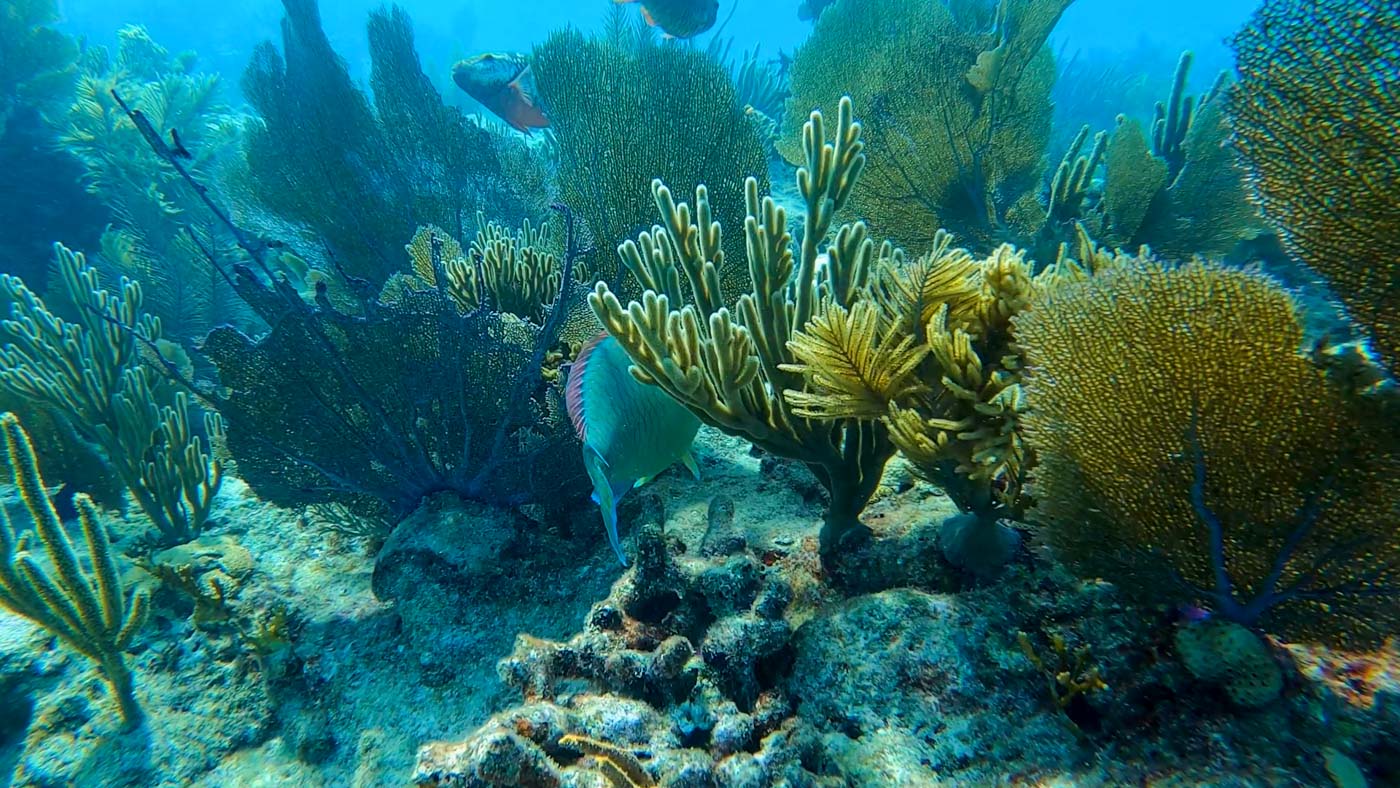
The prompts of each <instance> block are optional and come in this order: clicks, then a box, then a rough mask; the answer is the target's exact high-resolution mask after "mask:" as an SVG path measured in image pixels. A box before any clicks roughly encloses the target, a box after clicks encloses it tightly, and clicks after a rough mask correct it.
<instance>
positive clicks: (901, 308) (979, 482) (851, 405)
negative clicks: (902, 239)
mask: <svg viewBox="0 0 1400 788" xmlns="http://www.w3.org/2000/svg"><path fill="white" fill-rule="evenodd" d="M1061 281H1064V280H1062V279H1061V277H1060V275H1059V274H1058V273H1057V269H1051V270H1050V271H1049V273H1046V274H1043V275H1042V276H1041V277H1039V278H1033V277H1032V276H1031V264H1030V262H1029V261H1028V260H1027V259H1026V258H1025V254H1024V253H1023V252H1021V251H1018V250H1016V249H1014V248H1013V247H1011V246H1005V245H1004V246H1002V247H1000V248H998V249H997V250H996V251H995V252H993V253H992V254H991V255H989V256H987V257H986V258H983V259H981V260H978V259H976V258H974V257H973V256H972V255H971V254H970V253H969V252H967V251H966V250H964V249H959V248H955V247H953V245H952V238H951V236H949V235H948V234H946V233H941V234H939V235H938V236H936V237H935V240H934V248H933V250H932V251H931V252H930V253H929V254H928V255H926V256H924V257H922V258H920V259H919V260H917V261H914V262H912V263H911V262H906V261H904V260H903V259H902V257H901V256H898V255H892V256H890V257H888V258H887V259H886V260H884V261H883V262H882V264H881V265H880V266H879V268H878V272H877V275H876V276H875V277H874V280H873V283H872V287H871V288H870V291H869V296H868V300H862V301H859V302H857V303H856V304H855V305H854V306H852V307H851V308H850V309H849V310H847V309H846V308H844V307H842V306H840V305H836V304H824V305H823V308H822V310H821V311H820V312H819V313H818V314H817V315H816V316H815V317H814V318H813V319H812V320H811V321H810V322H808V323H807V324H806V325H805V326H804V327H803V328H802V330H801V331H798V332H795V333H794V334H793V339H792V341H791V342H790V343H789V347H790V348H791V349H792V352H793V353H794V355H795V356H797V358H798V359H799V361H800V363H799V364H797V365H793V366H791V367H789V368H790V369H791V370H793V371H795V372H800V373H801V374H802V375H803V376H804V378H805V383H806V387H807V390H789V391H787V392H786V397H787V401H788V402H789V403H790V404H791V405H792V406H793V409H794V412H795V413H797V415H800V416H804V417H807V418H819V419H840V418H850V419H866V420H870V421H873V422H877V423H880V424H882V425H884V426H885V427H886V428H887V429H888V430H889V437H890V439H891V441H892V442H893V443H894V444H895V446H896V447H898V449H899V451H900V452H901V453H902V454H904V456H905V457H906V458H907V459H909V461H910V462H911V463H912V464H913V465H914V467H915V468H916V469H917V470H918V471H919V472H920V473H921V474H922V475H924V476H926V477H927V478H929V479H931V480H933V481H934V482H935V483H937V484H939V485H940V486H941V487H943V488H944V490H945V491H947V493H948V494H949V496H950V497H952V498H953V500H954V501H955V502H956V503H957V504H958V506H959V508H961V509H962V510H963V512H964V513H965V514H964V515H963V516H962V517H958V518H953V519H952V520H950V521H949V522H948V523H945V525H944V538H943V547H944V551H945V553H947V554H948V556H949V558H950V559H952V560H953V561H954V562H956V563H958V564H960V565H963V566H966V567H968V568H971V569H974V570H975V571H978V572H984V573H985V572H989V571H991V570H992V569H994V568H995V567H996V566H999V565H1000V564H1001V563H1004V562H1005V561H1006V559H1007V558H1009V556H1010V551H1011V549H1013V548H1014V547H1015V544H1016V540H1015V537H1014V534H1012V533H1011V532H1009V531H1007V530H1005V529H1003V528H1001V527H1000V526H999V525H998V521H999V520H1000V519H1002V518H1007V517H1009V518H1013V519H1014V518H1019V517H1020V516H1021V515H1022V514H1023V512H1024V508H1025V505H1026V503H1027V502H1026V500H1025V499H1024V497H1023V495H1022V492H1021V481H1022V478H1023V475H1024V473H1025V471H1026V469H1027V467H1028V466H1029V463H1030V458H1029V457H1028V453H1027V451H1026V448H1025V445H1024V441H1023V440H1022V438H1021V435H1020V418H1021V415H1022V414H1023V412H1024V410H1025V406H1024V400H1023V396H1022V392H1021V386H1020V374H1021V360H1020V355H1019V348H1018V347H1017V345H1016V344H1015V342H1014V340H1013V338H1012V333H1011V319H1012V318H1013V317H1015V316H1016V315H1017V314H1020V313H1021V312H1023V311H1024V310H1025V309H1026V308H1028V306H1029V303H1030V300H1031V298H1032V296H1033V295H1034V294H1035V292H1036V291H1037V290H1038V289H1040V288H1041V287H1046V286H1055V285H1058V284H1059V283H1060V282H1061Z"/></svg>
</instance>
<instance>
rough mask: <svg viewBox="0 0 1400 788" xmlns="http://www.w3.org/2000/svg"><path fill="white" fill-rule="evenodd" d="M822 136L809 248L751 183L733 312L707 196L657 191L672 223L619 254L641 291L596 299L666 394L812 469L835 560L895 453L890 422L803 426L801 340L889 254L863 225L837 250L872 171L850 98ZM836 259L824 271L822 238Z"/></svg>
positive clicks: (807, 194)
mask: <svg viewBox="0 0 1400 788" xmlns="http://www.w3.org/2000/svg"><path fill="white" fill-rule="evenodd" d="M833 131H834V137H835V141H834V142H826V141H825V140H826V139H827V132H826V125H825V121H824V119H823V117H822V115H821V113H817V112H814V113H812V115H811V117H810V119H809V120H808V122H807V125H806V126H805V127H803V146H804V150H805V151H806V159H805V161H806V164H805V166H803V167H802V168H801V169H799V170H798V173H797V185H798V191H799V192H800V193H801V195H802V198H803V200H804V201H805V202H806V205H807V215H806V217H805V219H804V227H803V240H802V243H801V246H800V247H798V248H794V246H793V242H792V237H791V235H789V233H788V229H787V211H785V210H784V209H782V208H780V207H778V205H777V204H776V203H775V202H774V201H773V200H772V198H770V197H762V198H760V196H759V186H758V182H757V181H755V180H754V179H752V178H750V179H749V180H748V182H747V184H746V188H745V193H746V196H747V206H748V218H747V220H746V221H745V223H744V229H745V237H746V239H747V244H748V270H749V284H750V288H749V289H750V292H748V293H745V294H744V295H743V296H742V297H740V299H739V302H738V305H737V307H736V308H735V309H734V310H731V309H730V308H729V307H728V306H727V305H726V302H725V300H724V298H723V295H722V290H721V284H720V270H721V268H722V265H723V262H724V248H725V246H724V235H723V232H722V228H721V225H720V223H719V222H717V221H715V219H714V214H713V213H712V211H711V207H710V199H709V192H708V190H707V189H706V188H705V187H703V186H701V187H699V188H697V189H696V192H695V204H694V207H693V209H692V207H691V206H690V205H687V204H684V203H682V204H677V203H676V202H675V200H674V199H673V198H672V196H671V191H670V190H669V189H667V188H666V187H665V186H664V185H662V184H661V183H660V182H659V181H658V182H656V183H654V184H653V187H652V188H653V193H654V197H655V200H656V207H657V209H658V210H659V212H660V215H661V221H662V224H661V225H658V226H656V227H654V228H653V229H652V231H651V232H648V233H642V235H641V236H640V237H639V238H638V239H637V240H636V241H635V242H634V241H628V242H627V243H625V244H623V245H622V247H621V249H620V253H621V254H622V258H623V261H624V262H625V263H626V264H627V267H628V269H629V270H630V271H631V272H632V273H633V274H634V275H635V276H636V277H637V279H638V280H639V281H640V282H641V284H642V286H643V287H644V288H645V291H644V292H643V293H642V295H641V298H640V300H637V301H632V302H631V303H630V304H627V305H625V306H624V305H623V303H622V302H621V301H619V300H618V298H617V296H616V294H615V293H614V292H613V291H612V289H611V288H610V287H609V286H608V285H607V284H602V283H600V284H599V285H598V287H597V290H596V291H595V292H594V294H593V295H592V296H590V297H589V303H590V304H591V305H592V306H593V309H594V311H595V312H596V313H597V315H598V318H599V319H600V320H601V321H602V322H603V324H604V325H605V326H607V328H608V331H609V332H611V333H612V335H613V336H614V337H616V338H617V340H618V342H620V343H621V344H622V346H623V347H624V348H626V350H627V352H628V354H629V355H630V356H631V357H632V360H633V361H634V362H635V366H634V367H633V368H632V370H633V374H634V375H636V376H637V378H638V379H640V380H641V381H643V382H645V383H651V384H654V385H657V386H660V387H661V388H662V389H664V390H665V391H666V392H667V393H668V394H670V395H671V396H672V397H674V398H675V399H676V400H677V401H678V402H680V403H681V404H683V405H685V406H686V407H687V408H689V409H690V410H691V411H692V412H693V413H695V415H696V416H698V417H699V418H700V419H701V420H702V421H704V422H705V423H707V424H710V425H711V426H714V427H716V428H718V429H720V430H722V431H724V432H726V433H729V434H731V435H737V436H740V437H743V438H745V439H747V440H749V441H751V442H752V443H753V444H754V445H755V446H758V447H760V448H763V449H765V450H767V451H771V452H773V453H774V454H778V455H780V456H783V457H790V458H793V459H797V460H800V461H802V462H803V463H805V464H806V465H807V467H808V468H810V469H811V470H812V472H813V473H814V474H815V475H816V477H817V479H818V481H820V482H821V484H822V485H823V486H824V487H826V489H827V490H828V492H830V494H831V500H830V502H829V504H828V508H827V515H826V521H825V523H824V525H823V527H822V533H821V545H822V552H823V554H824V556H826V557H827V558H828V559H830V558H832V557H833V556H834V555H835V554H837V553H838V552H839V550H840V548H841V547H842V545H844V544H847V543H848V542H849V541H853V540H854V538H857V537H859V536H860V535H863V534H865V533H867V531H866V529H865V526H863V525H861V523H860V521H859V520H858V515H859V514H860V512H861V510H862V509H863V508H864V507H865V504H866V502H867V501H869V499H870V496H871V494H872V493H873V492H874V491H875V487H876V485H877V484H878V483H879V481H880V474H881V471H882V469H883V468H884V465H885V462H886V460H887V459H888V458H889V456H890V454H891V453H892V451H893V446H892V445H891V444H890V442H889V439H888V437H887V435H886V433H885V429H884V427H883V425H881V424H878V423H874V422H870V421H866V420H860V419H851V418H840V419H835V420H830V421H829V420H820V421H816V420H812V419H809V418H805V417H803V416H802V415H800V414H799V413H798V412H797V409H796V408H795V407H794V406H793V405H791V404H790V403H789V401H788V400H787V399H786V398H785V397H784V396H783V392H784V391H786V390H789V389H791V390H795V391H802V390H803V389H804V384H803V379H802V375H801V373H799V372H797V371H794V370H793V368H792V366H791V365H793V364H795V363H797V362H798V357H797V356H796V355H795V354H794V353H793V351H792V349H791V347H792V345H791V342H790V341H791V340H792V338H793V330H794V328H796V327H799V326H803V325H806V323H807V321H808V320H810V319H811V318H812V317H813V316H814V315H815V314H816V312H817V310H818V308H819V305H821V304H828V303H829V304H834V305H837V306H842V307H849V306H851V305H853V304H855V303H856V301H857V300H858V299H859V298H860V296H861V293H862V291H863V289H864V287H865V284H866V280H867V277H868V274H869V271H870V270H871V267H872V266H873V265H875V264H876V263H877V262H878V261H879V260H880V259H882V258H885V257H889V256H892V255H893V251H892V249H891V248H890V247H888V245H887V246H886V247H885V248H883V249H880V248H878V247H877V246H876V244H875V242H874V241H873V240H871V239H870V237H869V233H868V232H867V231H866V229H865V226H864V225H863V224H860V223H856V224H850V225H845V226H843V227H841V229H840V231H839V232H837V234H836V237H835V239H834V240H832V241H830V242H829V243H827V236H828V233H829V232H830V230H831V227H832V224H833V222H834V219H835V216H836V214H837V213H838V212H839V211H840V210H841V209H842V208H843V207H845V205H846V202H847V201H848V200H849V199H850V197H851V193H852V191H853V189H854V188H855V187H856V182H857V180H858V179H859V177H860V174H861V171H862V169H863V168H864V166H865V154H864V145H863V143H862V142H861V136H860V135H861V126H860V124H858V123H856V122H855V120H854V118H853V117H852V108H851V102H850V101H849V100H848V99H847V100H843V101H841V103H840V106H839V115H838V118H837V123H836V126H835V128H834V129H833ZM824 243H825V244H826V246H825V252H826V254H827V257H828V264H827V265H826V266H824V267H819V266H818V257H819V256H820V254H821V252H822V251H823V244H824Z"/></svg>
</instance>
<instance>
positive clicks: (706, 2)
mask: <svg viewBox="0 0 1400 788" xmlns="http://www.w3.org/2000/svg"><path fill="white" fill-rule="evenodd" d="M613 2H614V3H617V4H618V5H625V4H627V3H641V6H642V18H643V19H645V20H646V21H647V24H649V25H651V26H652V27H659V28H661V32H662V33H664V34H665V36H666V37H667V38H694V37H695V36H698V35H700V34H701V33H703V32H705V31H706V30H709V29H710V28H712V27H714V26H715V19H716V18H717V17H718V16H719V0H613Z"/></svg>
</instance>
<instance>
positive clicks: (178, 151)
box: [170, 129, 194, 159]
mask: <svg viewBox="0 0 1400 788" xmlns="http://www.w3.org/2000/svg"><path fill="white" fill-rule="evenodd" d="M170 152H171V154H173V155H175V156H178V157H180V158H182V159H193V158H194V154H193V153H190V151H189V149H188V148H186V147H185V143H183V142H181V141H180V132H178V131H176V130H175V129H171V130H170Z"/></svg>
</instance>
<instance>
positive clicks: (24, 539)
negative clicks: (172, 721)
mask: <svg viewBox="0 0 1400 788" xmlns="http://www.w3.org/2000/svg"><path fill="white" fill-rule="evenodd" d="M0 433H3V437H4V443H5V452H6V455H7V458H8V465H9V470H10V473H9V476H10V479H11V481H13V483H14V485H15V487H16V488H18V490H19V495H20V498H21V499H22V500H23V501H24V506H25V508H26V509H27V510H28V511H29V515H30V517H31V518H33V521H34V533H33V534H25V533H23V532H22V531H21V530H20V529H19V528H18V527H16V526H15V525H14V524H13V523H12V522H11V521H10V519H9V515H8V513H7V512H6V511H5V508H4V507H2V506H0V607H3V608H5V609H6V610H9V611H10V612H12V613H15V614H17V615H20V616H23V617H25V618H27V619H29V620H31V621H33V622H35V623H36V624H38V625H40V626H42V627H43V628H44V629H46V630H48V631H49V632H51V633H53V634H54V635H56V636H57V637H58V638H59V639H60V640H62V641H63V642H64V643H65V644H67V645H68V646H70V647H71V648H73V649H74V650H76V651H77V652H78V653H80V654H82V655H83V656H85V657H87V658H88V659H90V660H92V661H93V662H95V663H97V666H98V669H99V670H101V672H102V678H103V680H104V681H106V682H107V686H108V687H109V688H110V689H111V691H112V697H113V699H114V700H115V701H116V702H117V709H118V711H119V712H120V713H121V717H122V722H123V723H125V724H126V725H128V726H136V725H139V724H140V722H141V718H142V714H141V707H140V706H139V705H137V702H136V692H135V687H134V685H133V681H132V676H131V668H130V667H128V666H127V664H126V658H125V656H124V655H123V652H125V651H126V649H127V648H129V647H130V646H131V642H132V640H134V639H135V637H136V633H137V632H139V631H140V629H141V626H142V625H143V624H145V622H146V615H147V612H148V610H149V606H148V602H149V598H148V597H147V595H146V594H145V592H143V591H138V590H133V589H131V588H127V587H126V586H125V585H123V583H122V578H121V572H120V571H119V569H118V567H117V560H116V556H115V554H114V553H113V550H112V545H111V543H110V542H108V540H107V531H106V529H105V528H103V525H102V522H101V520H100V518H99V516H98V513H97V509H96V507H94V506H93V505H92V501H90V500H89V499H88V498H87V496H85V495H79V496H77V498H76V499H75V501H76V503H77V506H78V520H79V522H80V523H81V524H82V532H83V545H82V547H83V548H85V550H84V553H85V555H84V556H83V558H84V559H85V561H83V560H80V559H79V556H78V551H77V550H75V549H74V545H73V542H72V540H70V539H69V537H68V534H67V532H66V531H65V530H64V528H63V523H62V522H61V521H60V520H59V517H58V512H57V511H55V510H54V506H53V503H52V502H51V501H50V500H49V497H48V493H47V491H46V489H47V488H46V487H45V485H44V479H43V477H42V476H40V474H39V466H38V461H37V460H36V459H35V457H34V447H33V446H32V445H31V444H30V442H29V435H28V434H26V433H25V431H24V427H22V426H21V425H20V423H19V420H18V419H16V418H15V416H14V414H12V413H6V414H4V415H3V416H0ZM36 543H37V544H36ZM84 563H86V566H84Z"/></svg>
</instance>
